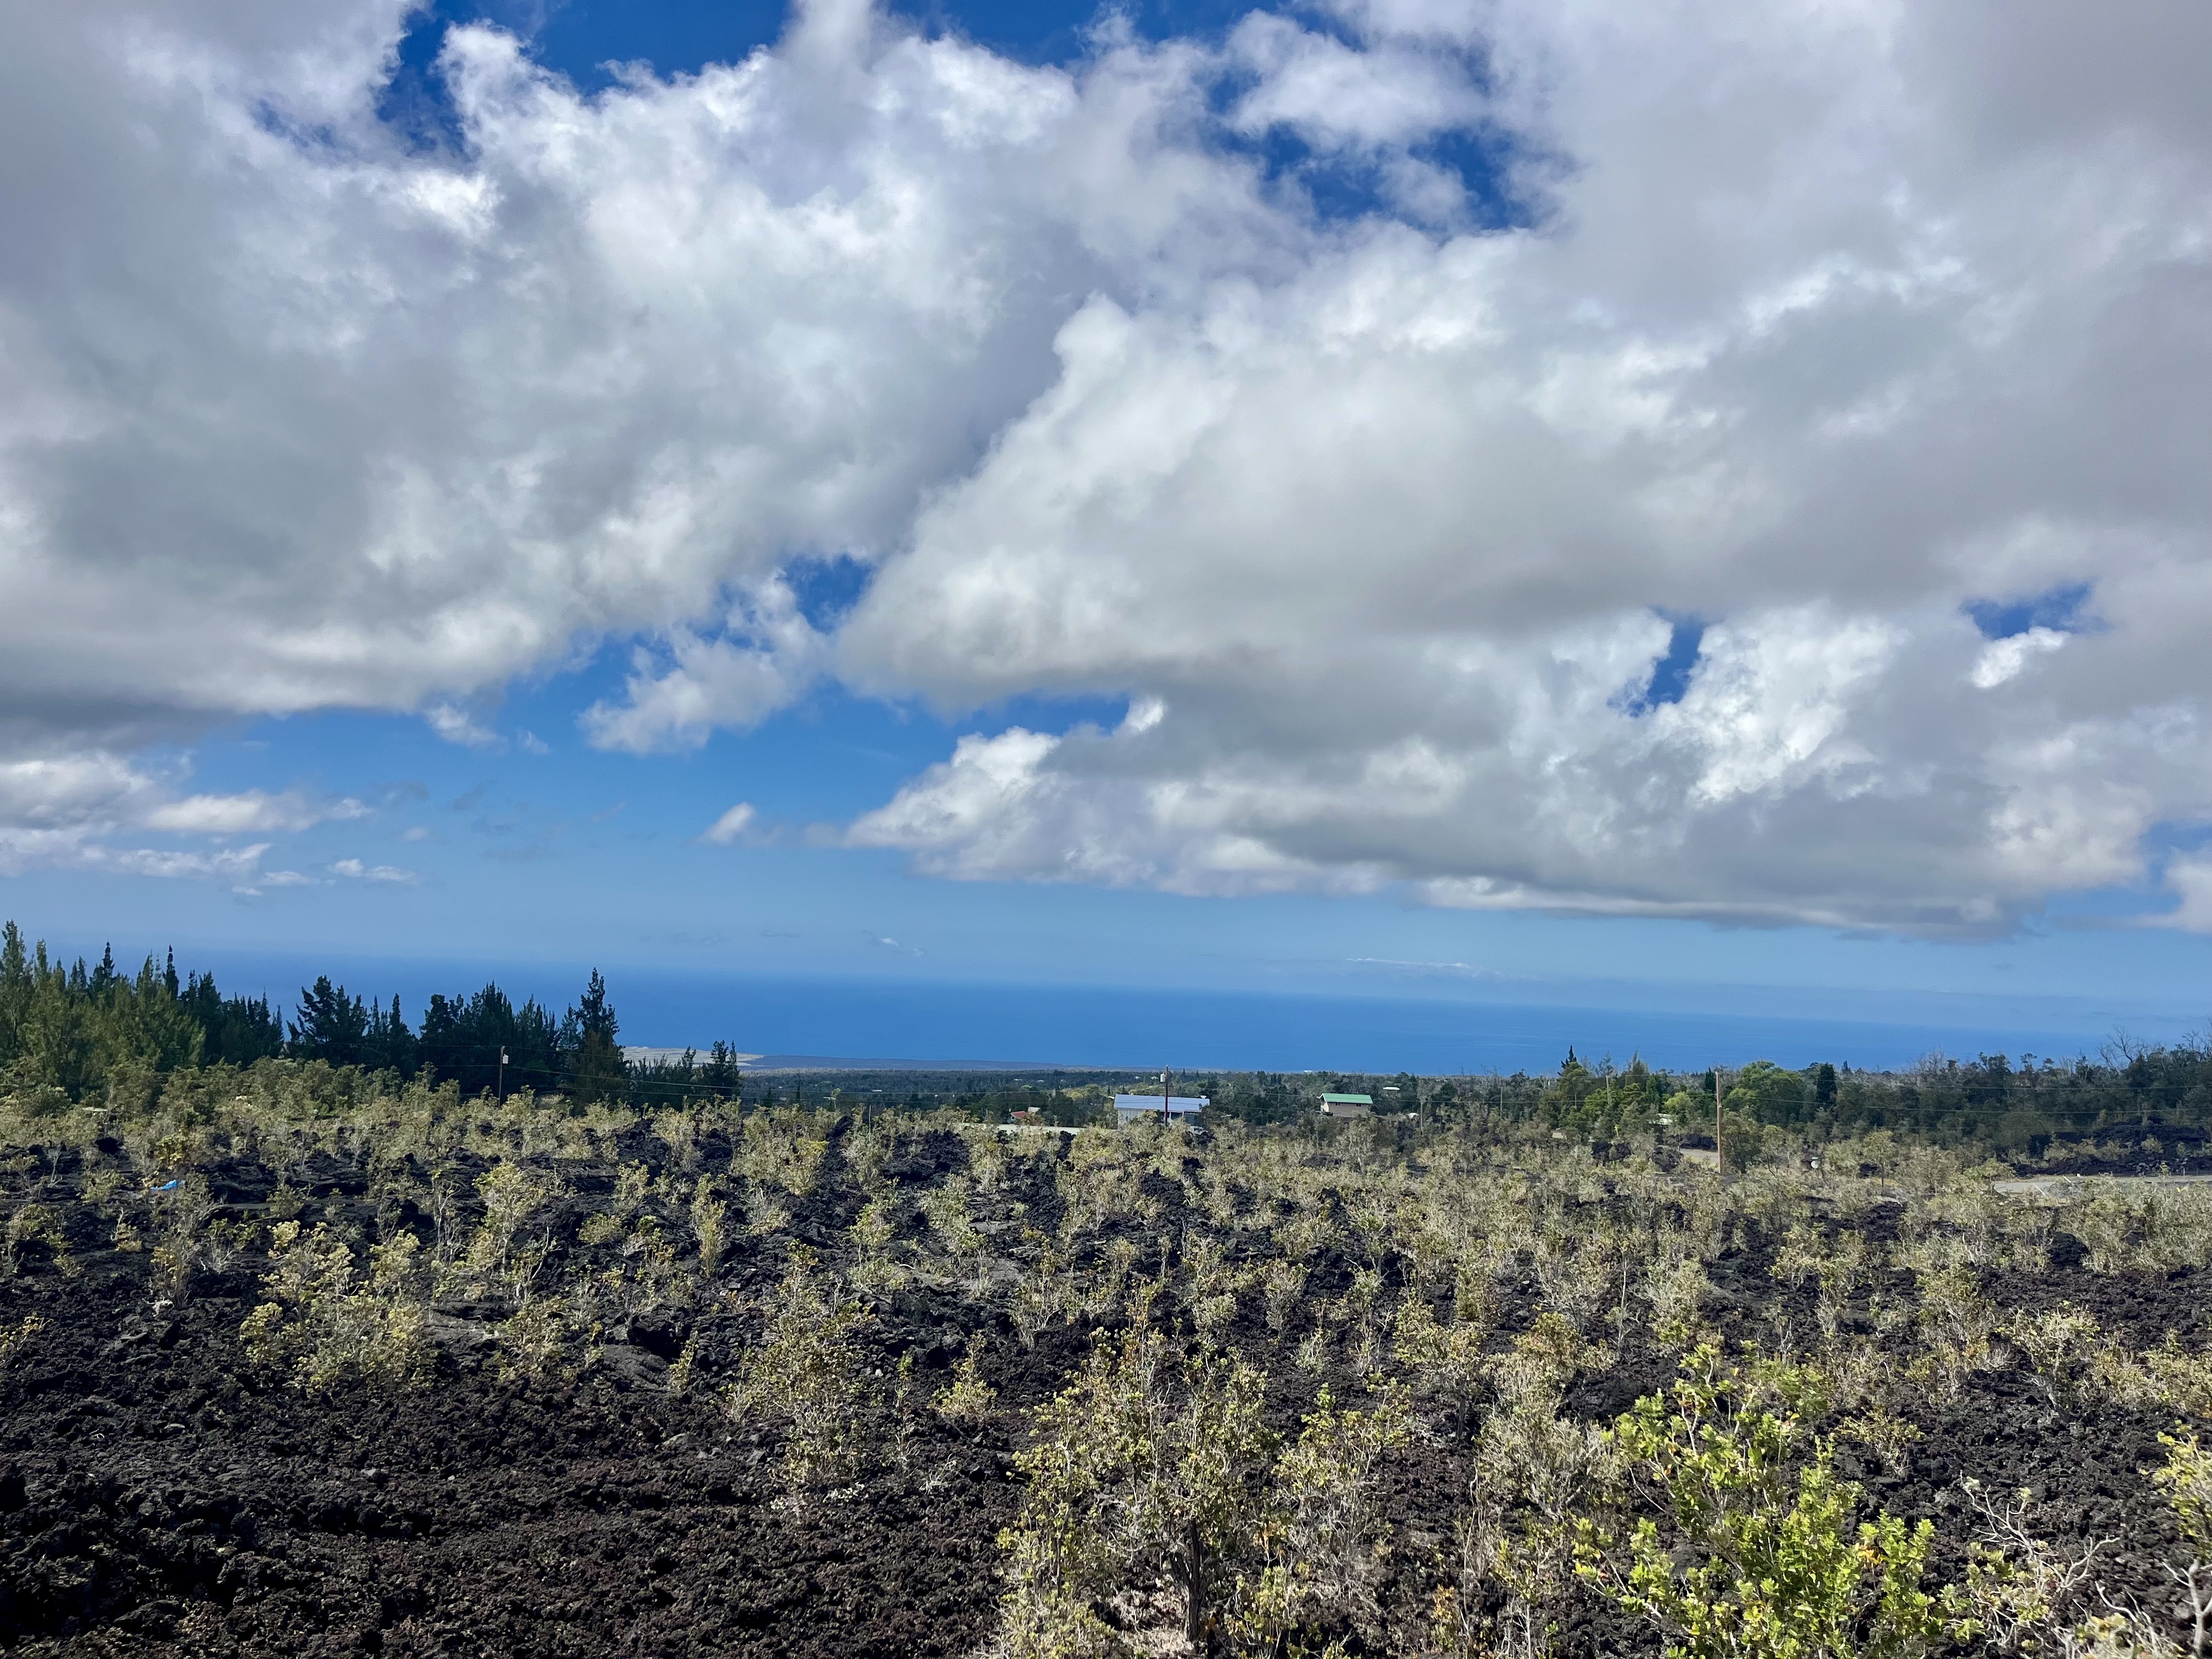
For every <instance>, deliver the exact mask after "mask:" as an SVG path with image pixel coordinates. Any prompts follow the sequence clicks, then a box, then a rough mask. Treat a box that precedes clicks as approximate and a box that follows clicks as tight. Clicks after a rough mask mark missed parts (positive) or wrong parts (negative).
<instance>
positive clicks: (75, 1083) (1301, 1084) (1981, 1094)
mask: <svg viewBox="0 0 2212 1659" xmlns="http://www.w3.org/2000/svg"><path fill="white" fill-rule="evenodd" d="M619 1034H620V1023H619V1021H618V1019H617V1016H616V1012H615V1008H614V1004H613V1002H612V1001H611V999H610V998H609V996H608V994H607V987H606V984H605V981H604V980H603V979H602V978H601V976H600V975H599V973H598V972H597V971H596V970H595V971H594V972H593V973H592V976H591V979H590V981H589V982H588V983H587V984H586V987H585V988H584V991H583V994H581V995H580V997H579V998H578V1000H576V1001H575V1002H574V1003H573V1004H571V1005H570V1006H568V1008H567V1009H566V1010H564V1011H563V1012H561V1013H560V1014H557V1015H556V1014H555V1013H554V1012H552V1010H550V1008H546V1007H544V1006H540V1005H539V1004H538V1002H536V1001H534V1000H526V1001H525V1002H523V1003H522V1004H521V1005H520V1006H516V1005H515V1004H514V1002H513V1000H512V999H511V998H510V997H508V996H507V994H506V993H505V992H504V991H502V990H501V989H500V988H499V987H498V986H497V985H492V984H488V985H486V986H485V987H483V989H482V990H480V991H477V992H475V993H473V994H459V995H454V996H451V997H447V996H444V995H436V996H433V997H432V998H431V999H430V1000H429V1006H428V1007H427V1008H425V1009H424V1010H423V1012H422V1019H421V1023H420V1024H419V1026H415V1025H410V1024H409V1023H408V1021H407V1018H406V1016H405V1012H404V1010H403V1009H402V1007H401V1006H400V1003H399V1000H398V998H397V997H394V998H392V1000H390V1001H389V1002H388V1003H386V1002H382V1001H376V1000H364V999H362V997H360V996H357V995H355V994H351V993H349V991H348V990H347V989H346V987H343V986H342V985H337V984H334V983H333V982H332V981H331V979H330V978H329V976H328V975H324V976H322V977H319V978H318V979H317V980H316V981H315V982H314V983H313V985H309V986H303V987H301V991H300V997H299V1000H298V1002H297V1003H296V1004H295V1006H292V1007H291V1008H289V1010H286V1009H280V1008H278V1007H277V1006H274V1005H272V1004H271V1003H270V1000H268V999H267V998H266V997H246V996H228V997H227V996H225V995H223V994H222V992H221V990H219V989H218V988H217V987H216V982H215V978H214V976H213V975H211V974H207V973H197V972H196V973H192V974H190V975H179V973H178V971H177V967H176V960H175V956H174V953H173V952H172V953H170V954H169V955H168V956H167V958H166V959H165V960H163V961H161V962H158V963H157V962H156V961H155V958H153V957H147V958H146V960H145V961H144V963H142V964H141V965H140V966H139V968H138V969H137V971H136V972H133V973H125V972H123V971H122V970H121V969H118V967H117V966H116V963H115V959H114V955H113V952H112V950H110V951H106V952H104V953H103V954H102V955H101V957H100V962H99V963H97V964H96V965H93V966H88V965H87V964H86V963H85V962H84V961H83V960H82V958H80V959H79V960H77V961H76V962H74V963H70V965H68V966H67V967H64V966H63V965H62V964H61V963H59V962H58V961H55V960H52V959H50V958H49V957H48V954H47V951H46V945H44V944H43V943H41V944H40V945H37V946H36V947H35V948H26V946H25V945H24V942H23V936H22V933H21V930H20V929H18V928H17V927H16V926H15V923H13V922H9V923H7V924H6V925H5V927H4V928H0V1096H15V1097H23V1096H44V1097H51V1098H52V1100H54V1101H55V1103H57V1104H59V1103H64V1102H82V1101H85V1100H87V1099H88V1098H93V1097H100V1096H101V1095H103V1094H104V1093H105V1092H106V1091H107V1090H108V1089H109V1088H110V1087H111V1085H113V1084H115V1083H116V1082H118V1081H119V1080H125V1079H140V1080H143V1079H158V1078H161V1077H162V1076H164V1075H166V1074H167V1073H172V1072H179V1071H186V1070H192V1069H204V1068H211V1067H216V1066H234V1067H239V1068H246V1067H251V1066H255V1065H257V1064H258V1063H261V1062H264V1061H297V1062H305V1063H310V1064H313V1063H317V1062H319V1063H320V1064H322V1065H324V1066H329V1067H331V1068H332V1069H333V1070H343V1069H345V1068H349V1067H350V1068H354V1069H355V1070H356V1071H358V1072H360V1073H392V1074H394V1075H396V1076H398V1077H399V1078H402V1079H422V1080H425V1081H431V1082H435V1083H441V1084H446V1083H450V1084H453V1085H456V1086H457V1087H458V1088H459V1091H460V1093H461V1094H462V1095H463V1096H465V1097H474V1096H476V1095H477V1094H480V1093H484V1092H488V1091H495V1090H498V1089H501V1088H504V1089H505V1090H506V1091H507V1092H509V1093H513V1092H517V1091H523V1090H529V1091H533V1092H535V1093H537V1094H540V1095H559V1096H562V1097H564V1098H565V1099H568V1100H570V1101H579V1102H599V1101H605V1102H612V1103H625V1104H628V1105H630V1106H634V1107H638V1108H641V1109H656V1108H660V1107H668V1106H680V1105H683V1104H685V1103H690V1102H694V1101H700V1100H705V1099H722V1100H729V1101H739V1100H742V1101H744V1103H748V1104H753V1105H763V1106H765V1105H783V1106H797V1107H807V1108H822V1109H836V1110H842V1111H851V1112H854V1113H856V1114H858V1115H862V1116H866V1115H872V1114H873V1113H874V1112H877V1111H879V1110H903V1111H913V1112H929V1111H940V1110H951V1111H955V1112H958V1113H960V1114H962V1115H966V1116H969V1117H973V1118H977V1119H980V1120H981V1121H998V1122H1003V1121H1007V1120H1008V1119H1009V1118H1011V1117H1012V1116H1013V1115H1016V1114H1021V1115H1024V1116H1026V1117H1029V1118H1030V1119H1031V1120H1032V1121H1038V1122H1042V1123H1047V1124H1057V1125H1060V1126H1062V1127H1076V1126H1080V1125H1083V1124H1086V1123H1097V1122H1109V1121H1112V1118H1113V1111H1112V1106H1111V1096H1112V1095H1113V1093H1114V1092H1115V1088H1116V1087H1117V1086H1119V1087H1121V1088H1129V1087H1133V1086H1137V1085H1132V1084H1131V1083H1130V1081H1129V1078H1130V1074H1129V1073H1127V1072H1124V1071H1120V1070H1114V1071H1108V1070H1104V1069H1100V1070H1095V1071H1067V1072H1054V1073H1033V1074H1029V1075H1024V1076H1022V1077H1018V1078H1012V1077H1008V1076H1006V1075H1005V1074H1004V1073H912V1072H904V1073H811V1074H787V1075H781V1076H756V1077H754V1078H751V1079H746V1078H744V1076H743V1075H742V1074H741V1073H740V1070H739V1068H738V1063H737V1060H736V1055H735V1051H734V1050H733V1049H732V1047H731V1045H729V1044H728V1043H726V1042H716V1043H714V1046H713V1047H712V1048H711V1049H709V1050H708V1051H707V1053H705V1054H686V1055H685V1056H684V1058H682V1059H680V1060H673V1061H670V1062H665V1063H660V1064H654V1065H648V1066H633V1065H629V1064H627V1063H625V1061H624V1060H623V1054H622V1049H621V1048H620V1047H619V1045H618V1042H617V1038H618V1036H619ZM502 1052H503V1053H504V1054H506V1056H507V1060H506V1063H505V1066H504V1068H503V1069H502V1067H501V1060H500V1056H501V1054H502ZM1721 1084H1722V1100H1721V1106H1722V1121H1721V1122H1720V1124H1719V1125H1718V1127H1719V1130H1720V1133H1722V1135H1723V1137H1725V1138H1726V1139H1728V1141H1729V1144H1730V1145H1732V1146H1745V1147H1746V1148H1748V1147H1750V1146H1758V1145H1771V1146H1781V1145H1784V1144H1790V1143H1795V1144H1818V1143H1819V1142H1820V1141H1822V1140H1825V1139H1828V1138H1829V1137H1831V1136H1834V1135H1844V1134H1857V1133H1865V1132H1867V1131H1870V1130H1877V1129H1885V1128H1886V1129H1892V1130H1896V1131H1899V1132H1900V1133H1911V1134H1914V1135H1917V1136H1920V1137H1924V1138H1928V1139H1936V1140H1940V1141H1945V1142H1949V1143H1954V1144H1973V1145H1984V1146H1988V1147H1990V1149H1991V1150H1992V1151H1996V1152H2011V1153H2025V1154H2027V1155H2029V1156H2033V1157H2043V1156H2045V1154H2046V1153H2051V1155H2054V1156H2058V1155H2063V1152H2064V1151H2065V1149H2066V1148H2067V1147H2069V1146H2075V1145H2078V1144H2081V1143H2092V1144H2098V1145H2100V1146H2101V1147H2102V1148H2103V1155H2104V1156H2105V1158H2106V1161H2107V1162H2111V1161H2115V1160H2116V1159H2117V1158H2118V1157H2119V1155H2120V1153H2121V1152H2126V1153H2127V1155H2128V1156H2129V1157H2130V1158H2133V1159H2135V1160H2136V1161H2138V1162H2140V1161H2143V1160H2150V1161H2153V1162H2155V1161H2159V1160H2161V1159H2165V1158H2183V1159H2187V1158H2191V1157H2192V1156H2193V1157H2196V1158H2200V1159H2201V1158H2203V1157H2204V1156H2206V1154H2207V1152H2212V1139H2208V1129H2212V1040H2208V1039H2205V1038H2201V1037H2199V1038H2191V1039H2187V1040H2185V1041H2183V1042H2179V1043H2176V1044H2173V1045H2171V1046H2167V1045H2145V1044H2138V1043H2134V1042H2129V1041H2127V1040H2125V1039H2116V1040H2115V1041H2114V1042H2111V1043H2108V1044H2106V1047H2105V1048H2104V1050H2103V1052H2102V1053H2101V1054H2099V1055H2098V1056H2096V1057H2095V1058H2091V1057H2089V1056H2087V1055H2080V1056H2076V1057H2075V1058H2074V1059H2072V1060H2056V1059H2052V1058H2049V1057H2044V1058H2040V1059H2039V1058H2037V1057H2036V1056H2033V1055H2023V1056H2021V1058H2020V1060H2018V1061H2017V1062H2016V1063H2015V1061H2014V1060H2011V1059H2010V1058H2008V1056H2006V1055H2003V1054H1983V1055H1980V1056H1979V1057H1978V1058H1977V1059H1974V1060H1949V1059H1946V1058H1945V1057H1943V1056H1942V1055H1940V1054H1938V1055H1931V1056H1929V1058H1928V1059H1926V1060H1923V1061H1921V1062H1920V1063H1919V1064H1918V1065H1917V1066H1914V1067H1912V1068H1911V1069H1910V1070H1907V1071H1899V1072H1868V1071H1855V1070H1853V1069H1852V1068H1851V1067H1850V1066H1848V1065H1843V1066H1838V1065H1832V1064H1829V1063H1827V1062H1825V1061H1823V1062H1819V1063H1816V1064H1814V1065H1810V1066H1803V1067H1802V1068H1800V1069H1797V1070H1794V1071H1793V1070H1790V1069H1788V1068H1786V1067H1784V1066H1779V1065H1777V1064H1775V1063H1774V1062H1772V1061H1771V1060H1754V1061H1753V1062H1752V1063H1751V1064H1750V1065H1748V1066H1741V1067H1736V1068H1731V1069H1728V1070H1725V1071H1723V1073H1722V1078H1721ZM1139 1091H1140V1092H1141V1091H1142V1090H1141V1088H1140V1089H1139ZM1176 1092H1178V1093H1194V1094H1205V1095H1207V1096H1209V1097H1211V1098H1212V1102H1213V1104H1212V1108H1211V1109H1209V1110H1208V1112H1207V1113H1206V1116H1207V1118H1208V1119H1209V1120H1211V1121H1223V1120H1235V1121H1239V1122H1243V1123H1245V1124H1249V1125H1252V1126H1255V1127H1256V1126H1261V1125H1267V1124H1286V1123H1291V1122H1294V1121H1311V1120H1312V1118H1313V1116H1314V1115H1315V1111H1316V1107H1317V1106H1318V1104H1319V1102H1320V1097H1321V1096H1322V1094H1323V1093H1324V1092H1329V1093H1349V1094H1364V1095H1368V1096H1370V1097H1372V1098H1373V1100H1374V1102H1375V1109H1376V1114H1377V1115H1378V1116H1380V1117H1383V1118H1384V1119H1385V1120H1386V1121H1391V1122H1393V1123H1394V1124H1395V1130H1394V1133H1408V1132H1410V1133H1420V1132H1422V1131H1425V1130H1437V1131H1445V1130H1450V1129H1454V1128H1459V1127H1478V1126H1480V1125H1482V1124H1484V1123H1498V1124H1512V1125H1521V1126H1528V1127H1536V1128H1542V1129H1549V1130H1552V1131H1553V1132H1555V1133H1559V1134H1560V1135H1563V1136H1565V1137H1566V1138H1568V1139H1576V1140H1584V1139H1587V1140H1589V1141H1590V1142H1593V1143H1597V1144H1605V1143H1616V1142H1628V1141H1632V1140H1635V1139H1638V1137H1643V1136H1651V1137H1655V1138H1657V1139H1664V1140H1669V1141H1673V1142H1675V1143H1678V1144H1680V1145H1686V1146H1699V1145H1703V1146H1711V1145H1712V1142H1713V1133H1714V1130H1715V1127H1716V1124H1715V1112H1714V1101H1713V1073H1711V1072H1710V1071H1706V1072H1703V1073H1689V1072H1666V1071H1656V1070H1654V1069H1652V1068H1651V1067H1650V1066H1646V1065H1645V1064H1644V1062H1643V1061H1642V1060H1635V1059H1632V1060H1631V1061H1630V1062H1629V1064H1628V1065H1627V1066H1626V1067H1616V1066H1613V1063H1612V1062H1611V1061H1610V1060H1605V1061H1601V1062H1598V1063H1595V1064H1593V1063H1591V1062H1589V1061H1588V1060H1584V1059H1583V1058H1582V1057H1580V1056H1579V1055H1577V1054H1575V1053H1574V1052H1572V1051H1570V1052H1569V1053H1568V1054H1567V1056H1566V1058H1565V1060H1564V1061H1563V1062H1562V1063H1561V1065H1560V1067H1559V1070H1558V1071H1557V1072H1556V1073H1550V1074H1547V1075H1543V1076H1531V1075H1529V1074H1528V1073H1520V1072H1516V1073H1514V1074H1513V1075H1511V1076H1510V1077H1506V1076H1498V1075H1489V1076H1473V1077H1452V1078H1431V1077H1416V1076H1414V1075H1413V1074H1412V1073H1403V1072H1401V1073H1398V1074H1397V1075H1395V1077H1383V1076H1370V1075H1355V1074H1351V1073H1313V1072H1308V1073H1267V1072H1237V1073H1232V1072H1211V1073H1209V1072H1190V1073H1176Z"/></svg>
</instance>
